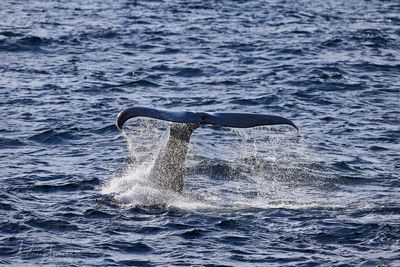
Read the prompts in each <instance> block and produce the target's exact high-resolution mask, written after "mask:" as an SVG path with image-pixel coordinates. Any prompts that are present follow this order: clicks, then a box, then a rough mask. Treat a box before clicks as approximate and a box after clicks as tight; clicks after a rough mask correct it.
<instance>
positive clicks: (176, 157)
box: [116, 107, 298, 193]
mask: <svg viewBox="0 0 400 267" xmlns="http://www.w3.org/2000/svg"><path fill="white" fill-rule="evenodd" d="M135 117H148V118H154V119H159V120H164V121H169V122H172V123H171V125H170V129H169V138H168V141H167V144H166V146H165V148H164V149H163V150H162V151H161V152H160V154H159V155H158V156H157V159H156V161H155V163H154V166H153V168H152V170H151V173H150V181H151V182H153V183H154V184H155V185H157V186H158V187H159V188H161V189H165V190H171V191H175V192H179V193H181V192H182V191H183V185H184V181H183V176H184V174H185V167H184V165H185V161H186V155H187V151H188V147H189V141H190V136H191V135H192V133H193V131H194V130H195V129H197V128H198V127H199V126H201V125H205V124H212V125H218V126H225V127H234V128H249V127H255V126H262V125H277V124H286V125H290V126H293V127H294V128H295V129H296V130H298V128H297V126H296V125H295V124H294V123H293V122H292V121H290V120H288V119H286V118H283V117H280V116H275V115H264V114H250V113H205V112H188V111H183V112H176V111H164V110H159V109H153V108H146V107H132V108H127V109H124V110H123V111H121V112H120V113H119V114H118V117H117V121H116V126H117V128H118V129H119V130H122V127H123V125H124V124H125V122H126V121H127V120H129V119H131V118H135Z"/></svg>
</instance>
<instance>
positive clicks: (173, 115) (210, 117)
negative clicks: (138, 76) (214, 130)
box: [116, 107, 298, 130]
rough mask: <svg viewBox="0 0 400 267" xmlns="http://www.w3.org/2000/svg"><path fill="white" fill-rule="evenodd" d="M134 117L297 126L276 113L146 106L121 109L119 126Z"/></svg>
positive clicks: (240, 125) (244, 125)
mask: <svg viewBox="0 0 400 267" xmlns="http://www.w3.org/2000/svg"><path fill="white" fill-rule="evenodd" d="M134 117H148V118H153V119H159V120H164V121H170V122H178V123H195V124H199V125H205V124H212V125H218V126H225V127H233V128H249V127H256V126H263V125H277V124H286V125H291V126H293V127H294V128H295V129H296V130H298V128H297V126H296V125H295V124H294V123H293V122H292V121H291V120H288V119H286V118H283V117H280V116H275V115H264V114H251V113H205V112H188V111H180V112H179V111H178V112H177V111H166V110H159V109H153V108H145V107H132V108H127V109H124V110H123V111H121V112H120V113H119V114H118V117H117V122H116V124H117V127H118V129H120V130H121V129H122V127H123V125H124V124H125V122H126V121H127V120H129V119H131V118H134Z"/></svg>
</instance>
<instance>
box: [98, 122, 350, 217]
mask: <svg viewBox="0 0 400 267" xmlns="http://www.w3.org/2000/svg"><path fill="white" fill-rule="evenodd" d="M143 121H144V123H143V122H141V123H140V124H139V125H138V126H136V127H134V128H133V132H128V133H124V136H125V138H126V140H127V142H128V148H129V152H130V157H131V159H132V162H133V163H132V164H130V166H128V167H127V168H126V170H125V171H124V172H123V174H122V175H119V176H116V177H113V178H112V179H111V180H110V181H109V182H108V183H107V184H105V185H103V187H102V190H101V191H102V193H104V194H110V195H112V196H113V197H114V199H115V200H116V201H117V202H118V203H120V204H121V205H123V206H125V205H127V206H136V205H138V206H152V205H165V206H167V207H175V208H180V209H185V210H199V209H201V210H202V209H247V208H291V209H299V208H318V207H321V208H322V207H326V208H341V207H342V206H343V205H344V203H339V202H338V201H335V200H332V199H329V198H327V197H326V196H324V195H321V192H320V191H321V189H320V188H317V187H318V186H320V185H321V184H322V183H323V181H321V177H320V176H317V175H315V173H316V172H317V171H318V170H315V169H313V167H311V166H312V164H311V163H310V162H308V161H307V158H306V157H307V156H306V155H307V153H309V151H307V145H306V144H305V142H304V138H303V137H302V136H300V135H298V133H295V132H294V131H288V130H287V128H282V129H283V130H282V129H281V128H280V127H277V128H275V127H274V128H273V129H272V128H266V127H257V128H250V129H240V130H237V129H233V130H231V129H229V130H226V129H224V130H222V129H217V130H215V129H212V128H211V129H210V128H207V127H205V128H204V127H202V128H203V129H202V128H199V129H198V130H196V132H195V133H194V134H193V136H192V140H191V148H190V150H189V155H188V165H190V166H189V167H191V168H192V169H194V171H193V172H191V173H189V174H188V175H187V176H186V177H185V189H184V193H183V194H178V193H175V192H170V191H165V190H160V189H158V188H156V187H154V186H153V185H152V184H151V183H150V182H149V181H148V176H149V173H150V170H151V168H152V166H153V164H154V161H155V157H156V156H157V153H158V152H159V151H160V149H162V147H163V144H165V142H166V140H167V138H168V132H167V131H168V130H166V129H165V126H164V127H160V124H158V125H157V124H155V121H154V120H143ZM219 130H221V131H219ZM210 131H212V132H210ZM197 132H198V134H197ZM210 135H211V136H212V138H207V137H209V136H210ZM204 136H206V137H204ZM209 139H211V140H209ZM199 158H200V159H199ZM202 159H203V160H204V159H207V160H209V162H211V164H212V163H213V159H218V161H219V162H223V164H225V165H224V167H225V168H227V169H228V170H232V171H231V172H226V173H220V174H215V173H212V172H211V173H205V174H201V173H196V166H198V164H199V163H200V162H199V161H201V160H202ZM211 169H212V167H211ZM217 176H218V177H217ZM311 189H314V190H315V191H317V192H320V193H319V194H318V193H317V194H314V193H312V190H311Z"/></svg>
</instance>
